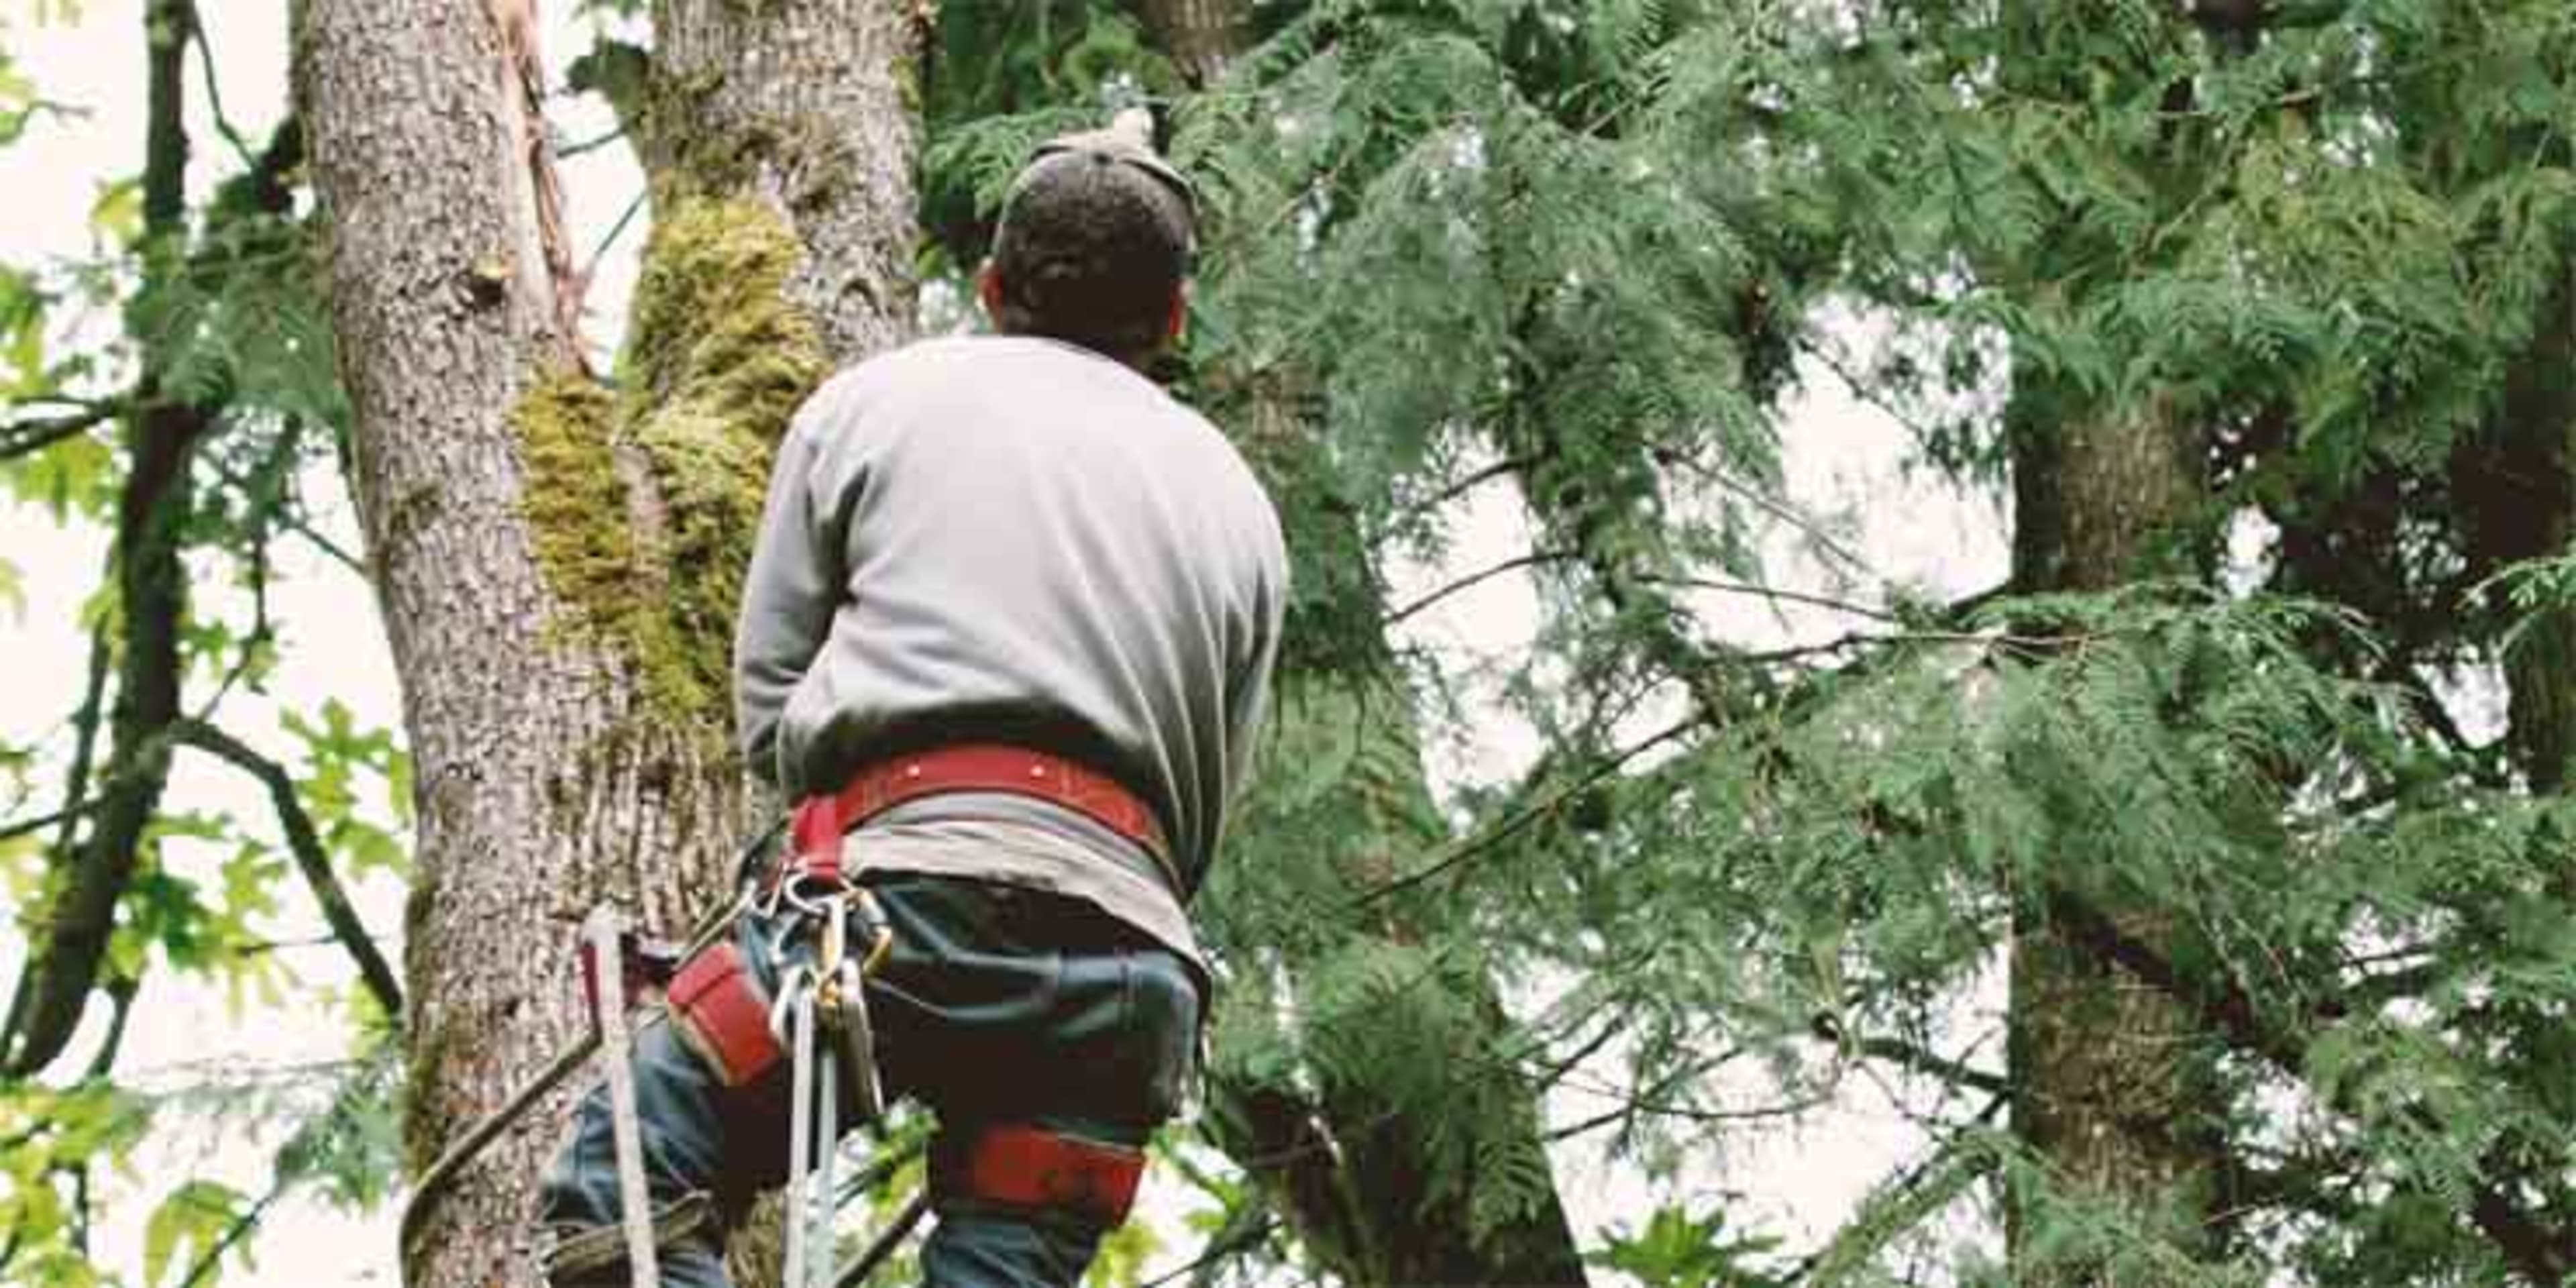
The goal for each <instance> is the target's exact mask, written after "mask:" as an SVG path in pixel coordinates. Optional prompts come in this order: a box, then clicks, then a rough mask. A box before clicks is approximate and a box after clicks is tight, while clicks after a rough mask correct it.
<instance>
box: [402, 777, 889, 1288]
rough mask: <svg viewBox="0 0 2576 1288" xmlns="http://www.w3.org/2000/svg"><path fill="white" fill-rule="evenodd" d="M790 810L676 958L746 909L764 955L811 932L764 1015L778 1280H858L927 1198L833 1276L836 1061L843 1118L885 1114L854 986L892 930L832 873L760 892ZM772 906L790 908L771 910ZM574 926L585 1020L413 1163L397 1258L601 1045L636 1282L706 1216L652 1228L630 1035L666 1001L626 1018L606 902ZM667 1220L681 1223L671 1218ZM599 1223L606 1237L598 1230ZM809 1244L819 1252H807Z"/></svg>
mask: <svg viewBox="0 0 2576 1288" xmlns="http://www.w3.org/2000/svg"><path fill="white" fill-rule="evenodd" d="M788 821H789V820H788V819H786V818H781V819H780V820H779V821H778V822H777V823H776V824H774V825H772V826H771V827H770V828H768V829H767V830H766V831H764V832H763V833H762V834H761V835H759V836H758V837H755V838H754V839H753V840H751V841H750V842H749V843H748V844H746V845H745V846H744V847H743V849H742V851H741V853H740V855H739V857H738V859H737V861H736V865H735V871H736V887H737V893H736V895H735V897H734V898H733V899H732V900H731V901H729V902H728V903H727V904H726V905H724V906H723V907H722V908H720V909H718V910H717V911H715V912H713V913H712V914H710V915H709V916H708V917H706V918H705V919H703V920H702V921H700V922H699V924H698V925H697V926H696V927H695V928H694V929H693V930H692V932H691V934H690V936H689V940H688V942H687V944H686V946H685V947H684V948H682V949H681V951H680V952H679V953H678V954H677V956H676V958H675V959H674V960H677V961H682V962H685V961H688V960H690V959H692V958H694V957H696V956H697V955H698V954H700V953H702V952H704V951H706V950H707V949H709V948H711V947H713V946H714V945H715V944H716V943H717V942H718V941H720V940H721V939H723V937H724V935H725V933H726V931H727V930H728V929H729V928H730V927H732V926H733V925H734V924H735V923H736V921H737V920H738V919H739V918H740V917H741V916H742V915H743V914H745V913H747V912H751V911H754V910H759V911H762V912H764V913H767V914H769V915H770V917H771V918H772V919H773V920H774V921H776V922H777V924H778V930H777V931H776V938H775V939H774V940H773V943H772V948H773V950H774V951H773V960H784V956H785V949H786V947H787V944H788V941H789V940H791V939H800V938H802V936H803V935H805V934H809V933H810V934H813V935H815V936H816V954H815V960H814V961H813V962H812V963H811V964H810V965H809V964H801V963H800V964H798V965H796V966H793V967H791V968H789V969H788V970H787V972H786V973H785V974H784V976H783V977H782V978H781V979H780V981H779V987H778V996H777V998H776V999H775V1001H774V1002H773V1003H772V1006H771V1009H770V1014H769V1027H770V1031H771V1033H772V1035H773V1036H774V1037H776V1038H777V1039H778V1040H779V1042H780V1044H781V1045H782V1046H784V1047H786V1048H788V1049H789V1050H790V1051H792V1053H793V1060H794V1065H793V1068H792V1070H791V1074H790V1081H791V1084H792V1088H791V1089H792V1092H793V1095H794V1098H795V1099H794V1105H793V1108H792V1110H791V1111H790V1115H789V1125H788V1136H789V1141H788V1148H789V1159H790V1163H789V1175H788V1182H787V1196H788V1199H787V1204H788V1212H787V1231H786V1255H787V1266H786V1271H787V1274H786V1278H785V1280H784V1284H785V1286H786V1288H817V1286H818V1285H823V1284H829V1285H832V1288H859V1285H861V1284H864V1283H865V1282H866V1280H867V1278H868V1277H869V1276H870V1275H872V1274H874V1273H875V1272H876V1270H877V1268H878V1267H879V1266H881V1265H882V1264H883V1263H884V1262H885V1260H886V1258H888V1257H889V1256H891V1255H893V1253H894V1250H895V1249H896V1248H897V1247H898V1246H900V1245H901V1243H902V1241H903V1240H904V1238H905V1237H907V1236H908V1235H909V1234H910V1233H911V1232H912V1230H913V1229H914V1227H916V1226H918V1225H919V1224H920V1222H921V1219H922V1217H923V1215H924V1214H925V1213H926V1212H927V1211H928V1209H929V1202H928V1199H927V1197H926V1196H921V1195H916V1196H914V1198H913V1200H912V1201H911V1202H910V1203H909V1204H907V1205H906V1206H905V1208H904V1209H903V1211H902V1212H900V1213H899V1214H897V1216H896V1217H895V1219H894V1220H893V1221H892V1222H891V1223H890V1224H889V1225H888V1226H887V1227H886V1229H885V1230H884V1231H882V1232H880V1233H879V1235H878V1236H877V1238H876V1239H875V1240H874V1241H873V1242H872V1243H871V1244H870V1246H869V1247H868V1248H867V1249H866V1250H865V1251H864V1252H862V1253H861V1254H860V1255H859V1257H858V1258H856V1259H855V1260H854V1261H852V1262H851V1263H850V1265H849V1266H848V1267H846V1268H844V1269H842V1270H841V1271H840V1272H839V1273H838V1274H834V1273H832V1263H831V1255H832V1236H831V1229H832V1216H833V1213H834V1211H835V1209H836V1207H837V1205H838V1203H837V1200H838V1196H837V1195H836V1194H835V1193H834V1179H833V1161H834V1158H835V1157H836V1155H837V1153H838V1150H837V1148H836V1147H837V1145H838V1143H839V1141H840V1138H841V1134H842V1127H843V1124H842V1123H841V1122H840V1121H839V1119H840V1109H841V1107H840V1104H839V1099H840V1084H841V1081H842V1077H841V1074H842V1073H843V1072H844V1071H846V1073H847V1077H848V1080H849V1082H850V1085H851V1087H852V1089H853V1093H854V1096H855V1104H854V1105H853V1106H852V1107H851V1108H852V1110H853V1113H852V1117H851V1122H850V1124H849V1125H852V1126H861V1125H865V1124H868V1123H872V1122H875V1121H876V1120H877V1119H879V1118H880V1117H882V1116H883V1114H884V1111H885V1100H884V1089H883V1086H882V1084H881V1083H880V1082H879V1080H878V1076H877V1066H876V1050H875V1045H876V1043H875V1032H874V1030H873V1028H872V1027H871V1025H870V1022H869V1019H868V1012H867V995H866V987H865V986H866V981H867V979H868V977H869V976H871V975H873V974H875V972H876V971H877V969H878V968H879V967H880V966H881V965H883V964H884V962H885V959H886V957H887V955H888V953H889V952H890V951H891V950H892V948H893V944H894V932H893V928H892V927H891V925H890V924H889V923H888V922H887V920H886V917H885V912H884V910H883V908H882V907H880V906H879V905H878V903H877V901H876V897H875V896H874V895H873V894H871V893H869V892H868V891H867V890H866V889H864V888H860V887H853V886H849V885H846V884H845V883H843V882H842V881H841V880H840V879H839V876H838V873H837V871H831V872H822V873H819V874H818V873H817V872H815V871H813V870H808V871H803V872H791V873H787V874H783V875H782V876H781V878H780V879H779V880H777V881H776V882H775V883H774V884H773V885H771V887H770V889H769V892H768V894H767V895H766V896H765V897H764V896H763V894H762V893H761V886H762V882H761V880H760V879H759V877H760V869H759V866H758V859H759V857H760V855H761V854H762V853H764V852H765V851H767V850H768V848H769V846H770V844H771V843H772V842H773V841H775V840H776V839H777V837H778V835H779V833H780V832H781V831H782V830H784V829H785V828H786V827H787V825H788ZM782 912H783V913H787V914H792V915H788V916H781V915H779V914H780V913H782ZM854 920H855V921H856V922H857V923H858V926H857V928H858V930H859V932H860V934H861V935H862V936H863V942H864V943H865V945H866V949H865V951H864V953H862V954H860V955H858V956H855V957H853V956H852V955H851V953H850V951H849V949H850V940H851V935H850V932H851V929H852V924H851V923H852V922H853V921H854ZM582 935H583V943H584V945H585V948H586V949H587V962H586V965H587V968H588V972H589V980H590V995H591V1002H592V1011H593V1015H592V1024H591V1027H590V1029H589V1031H587V1032H585V1033H584V1034H583V1035H582V1036H581V1037H580V1038H578V1039H576V1040H575V1041H574V1043H573V1044H572V1045H571V1046H570V1047H569V1048H567V1049H566V1050H564V1051H563V1052H562V1053H561V1054H559V1055H557V1056H556V1057H555V1058H554V1059H553V1060H552V1061H550V1062H548V1063H547V1065H546V1066H545V1067H544V1068H543V1069H541V1070H539V1071H538V1073H537V1075H536V1076H535V1077H534V1078H532V1079H530V1080H529V1081H528V1082H527V1083H526V1084H525V1085H524V1086H522V1087H520V1088H519V1089H518V1090H517V1091H516V1092H514V1093H512V1095H511V1096H510V1098H509V1099H508V1100H506V1101H504V1102H503V1103H502V1105H501V1106H500V1107H499V1108H498V1109H495V1110H494V1111H492V1112H491V1113H489V1114H486V1115H485V1116H483V1117H482V1118H480V1119H477V1120H476V1121H475V1122H474V1124H473V1125H472V1126H470V1127H468V1128H467V1129H466V1130H465V1132H464V1133H463V1134H461V1135H459V1136H458V1137H457V1139H456V1141H455V1143H453V1144H451V1145H450V1146H448V1148H447V1150H446V1151H445V1152H443V1153H441V1154H440V1155H439V1156H438V1158H437V1159H436V1160H435V1161H434V1162H432V1163H431V1164H430V1166H429V1168H428V1170H426V1171H424V1172H422V1173H421V1177H420V1181H419V1183H418V1184H417V1185H416V1186H415V1187H414V1188H413V1190H412V1194H411V1197H410V1199H409V1200H408V1201H406V1202H405V1204H404V1206H403V1213H402V1219H401V1222H400V1233H399V1237H400V1240H401V1243H400V1247H401V1248H402V1249H403V1250H404V1252H405V1253H406V1255H407V1254H408V1252H409V1249H410V1248H411V1246H412V1242H413V1239H414V1237H415V1235H416V1234H417V1233H418V1230H419V1226H420V1222H421V1221H422V1220H423V1219H424V1218H425V1216H426V1215H427V1214H428V1213H429V1211H430V1210H431V1209H433V1208H435V1207H436V1206H437V1204H438V1202H439V1201H440V1200H441V1199H443V1198H444V1197H446V1195H447V1193H448V1191H449V1190H450V1189H451V1188H452V1187H453V1185H454V1183H455V1179H456V1176H457V1174H458V1173H459V1172H461V1171H462V1170H463V1169H464V1168H465V1166H466V1165H467V1164H468V1163H471V1162H472V1161H473V1160H474V1159H475V1158H476V1157H478V1156H480V1155H481V1154H482V1153H483V1151H484V1150H486V1149H488V1148H490V1147H491V1145H492V1142H494V1141H495V1140H498V1139H499V1138H500V1137H501V1136H502V1135H503V1134H504V1133H505V1132H507V1131H509V1130H510V1128H511V1127H513V1126H514V1125H516V1124H517V1123H518V1122H519V1121H520V1120H521V1119H522V1118H524V1117H525V1116H526V1115H527V1113H528V1111H529V1110H530V1109H531V1108H533V1107H534V1106H535V1105H536V1104H537V1102H538V1101H540V1100H542V1099H543V1098H544V1097H545V1096H546V1095H547V1094H548V1093H549V1092H551V1091H553V1090H554V1089H555V1088H556V1087H557V1086H559V1085H560V1084H561V1083H562V1082H563V1081H564V1079H566V1078H567V1077H570V1076H571V1074H572V1072H573V1070H575V1069H577V1068H579V1067H581V1065H582V1063H583V1061H585V1060H588V1059H589V1058H590V1057H591V1056H592V1055H593V1054H594V1053H598V1052H600V1051H601V1050H602V1049H603V1048H605V1049H606V1051H607V1052H608V1058H607V1059H606V1060H604V1061H603V1064H604V1066H605V1077H606V1080H607V1083H608V1092H609V1110H610V1118H611V1129H612V1133H613V1139H614V1142H615V1152H616V1155H617V1171H618V1197H619V1206H620V1208H621V1209H622V1219H621V1229H622V1232H623V1235H624V1243H625V1248H624V1252H625V1258H626V1260H627V1263H628V1264H629V1265H630V1266H631V1267H632V1269H633V1272H634V1282H635V1283H636V1285H637V1288H658V1285H659V1282H660V1277H659V1265H658V1261H657V1257H656V1251H657V1247H658V1244H659V1242H660V1240H661V1239H662V1238H667V1237H670V1236H671V1235H672V1234H674V1233H676V1232H678V1230H681V1229H690V1228H695V1225H696V1224H697V1222H698V1220H700V1219H702V1218H703V1213H702V1212H700V1211H698V1210H697V1208H702V1207H703V1204H700V1205H697V1207H687V1205H683V1206H684V1208H687V1210H685V1211H680V1210H675V1212H674V1213H671V1214H665V1217H664V1219H663V1221H662V1223H661V1224H663V1225H666V1226H671V1227H672V1228H664V1229H659V1230H657V1222H656V1219H655V1217H654V1216H653V1214H652V1211H651V1204H650V1200H649V1196H648V1194H647V1190H646V1185H645V1179H644V1171H643V1150H642V1142H641V1124H640V1123H639V1121H638V1115H637V1110H636V1103H635V1089H634V1083H633V1071H632V1069H631V1068H630V1063H631V1058H632V1052H633V1049H634V1044H635V1041H636V1039H637V1038H639V1037H640V1036H642V1035H643V1034H644V1033H645V1032H646V1031H647V1030H649V1029H651V1028H652V1027H653V1026H654V1025H656V1024H661V1023H665V1022H667V1021H668V1020H669V1019H670V1018H671V1012H670V1009H669V1007H668V1005H667V1004H663V1003H656V1004H655V1005H653V1006H652V1007H651V1008H649V1009H647V1010H645V1011H644V1012H643V1013H641V1014H640V1015H636V1016H634V1017H632V1022H631V1023H630V1017H629V1015H628V1013H627V1001H628V999H627V997H626V961H627V950H628V945H629V943H630V942H631V941H630V939H629V937H628V936H627V934H626V932H625V928H624V925H623V923H622V920H621V919H620V918H619V917H618V915H617V914H616V912H615V911H614V910H613V909H610V908H606V907H602V908H600V909H598V910H596V911H594V912H593V913H592V914H591V916H590V917H589V918H587V919H585V921H584V923H583V930H582ZM820 1033H828V1034H829V1035H830V1041H828V1042H826V1043H824V1044H823V1045H822V1046H821V1048H820V1050H819V1051H818V1049H817V1038H818V1036H819V1034H820ZM818 1080H819V1081H818ZM675 1217H676V1218H679V1220H677V1221H675V1220H673V1218H675ZM598 1233H599V1234H600V1235H602V1236H605V1235H606V1233H607V1232H606V1231H605V1230H602V1231H599V1232H598ZM817 1241H819V1243H820V1251H819V1252H816V1251H814V1248H815V1245H816V1243H817Z"/></svg>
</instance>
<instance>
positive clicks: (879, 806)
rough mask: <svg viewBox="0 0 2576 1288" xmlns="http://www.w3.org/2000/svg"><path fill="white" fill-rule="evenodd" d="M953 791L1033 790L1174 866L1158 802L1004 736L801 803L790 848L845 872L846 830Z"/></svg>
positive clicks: (820, 875)
mask: <svg viewBox="0 0 2576 1288" xmlns="http://www.w3.org/2000/svg"><path fill="white" fill-rule="evenodd" d="M950 792H1001V793H1006V794H1009V795H1013V796H1027V797H1032V798H1035V799H1037V800H1042V801H1045V802H1047V803H1049V804H1051V805H1057V806H1060V807H1062V808H1065V809H1069V810H1071V811H1073V812H1074V813H1076V814H1080V815H1082V816H1083V817H1085V818H1088V819H1090V820H1091V821H1092V822H1095V823H1098V824H1100V825H1101V826H1102V827H1105V828H1108V829H1109V830H1110V831H1112V832H1115V833H1117V834H1118V835H1120V836H1123V837H1125V838H1127V839H1128V840H1129V841H1132V842H1134V843H1135V844H1137V845H1138V846H1140V847H1142V848H1143V849H1144V850H1145V851H1146V852H1147V853H1148V854H1150V855H1152V856H1153V858H1154V861H1155V863H1156V864H1157V865H1158V866H1160V867H1162V868H1163V869H1164V870H1165V871H1166V872H1168V871H1170V869H1171V857H1170V856H1171V845H1170V843H1169V842H1168V841H1166V840H1165V839H1164V837H1163V824H1162V820H1161V819H1160V818H1158V817H1157V816H1156V815H1155V813H1154V811H1153V809H1152V807H1150V806H1148V805H1146V804H1145V802H1144V801H1143V800H1142V799H1140V798H1139V797H1138V796H1137V795H1136V794H1135V793H1134V792H1131V791H1129V790H1127V788H1125V787H1124V786H1122V785H1120V784H1119V782H1118V780H1116V779H1114V778H1111V777H1110V776H1108V775H1107V774H1104V773H1101V772H1100V771H1098V770H1096V769H1091V768H1088V767H1086V766H1083V765H1080V764H1077V763H1075V762H1074V761H1071V760H1068V759H1066V758H1064V757H1062V756H1054V755H1049V754H1047V753H1046V752H1042V751H1031V750H1029V749H1027V748H1025V747H1013V746H1008V745H1006V744H1002V743H959V744H957V745H955V746H950V747H941V748H938V749H935V750H931V751H923V752H918V753H915V754H913V755H909V756H898V757H896V758H894V759H892V760H887V761H883V762H880V763H878V764H875V765H871V766H869V767H867V768H865V769H862V770H860V771H859V772H857V773H855V774H852V775H851V776H850V782H849V785H848V786H846V787H843V788H842V789H841V790H840V791H839V792H837V793H834V794H833V795H830V796H809V797H807V798H806V799H805V800H804V801H803V802H802V803H801V804H799V805H797V807H796V814H795V821H794V822H793V824H792V825H791V829H790V830H791V834H792V837H793V841H792V844H791V845H790V847H789V849H790V852H791V853H792V854H794V855H796V856H797V859H796V862H797V863H798V864H799V871H800V872H801V873H802V875H804V876H807V877H810V878H812V879H814V880H816V881H819V882H823V883H825V884H827V885H838V884H839V883H840V880H841V846H842V840H841V837H842V834H843V833H845V832H848V831H849V830H850V829H851V828H853V827H856V826H858V825H859V824H861V823H863V822H866V821H867V820H868V819H871V818H874V817H876V816H877V815H879V814H882V813H884V812H886V811H887V810H890V809H893V808H894V807H895V806H897V805H901V804H904V803H906V802H908V801H916V800H920V799H922V798H923V797H925V796H938V795H944V794H946V793H950Z"/></svg>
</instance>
